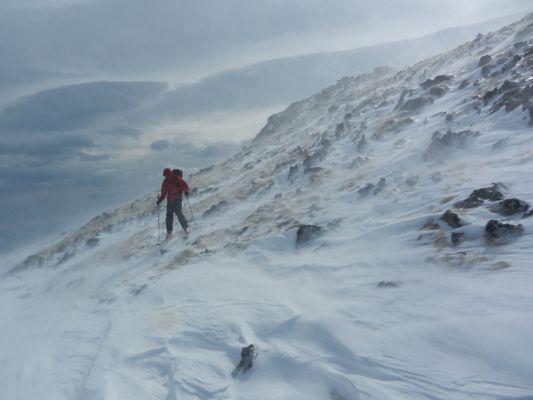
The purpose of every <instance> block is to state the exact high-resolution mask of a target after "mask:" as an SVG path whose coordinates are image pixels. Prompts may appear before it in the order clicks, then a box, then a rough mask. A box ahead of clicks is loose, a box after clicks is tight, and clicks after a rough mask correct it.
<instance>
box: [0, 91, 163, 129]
mask: <svg viewBox="0 0 533 400" xmlns="http://www.w3.org/2000/svg"><path fill="white" fill-rule="evenodd" d="M165 87H166V85H165V84H163V83H159V82H90V83H81V84H76V85H69V86H61V87H57V88H53V89H48V90H44V91H41V92H38V93H35V94H33V95H30V96H26V97H23V98H21V99H19V100H17V101H15V102H14V103H12V104H10V105H8V106H7V107H5V108H4V109H3V110H2V111H0V130H2V131H4V132H7V133H9V132H15V133H18V132H30V133H31V132H51V131H55V132H65V131H71V130H75V129H81V128H86V127H88V126H90V125H91V124H94V123H95V122H97V121H98V120H99V119H101V118H103V117H106V116H110V115H113V114H116V113H119V112H122V111H129V110H132V109H135V108H136V107H138V106H139V105H141V103H142V102H143V101H145V100H147V99H149V98H151V97H153V96H155V95H156V94H158V93H160V92H162V91H163V90H164V89H165Z"/></svg>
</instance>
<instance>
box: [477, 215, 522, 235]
mask: <svg viewBox="0 0 533 400" xmlns="http://www.w3.org/2000/svg"><path fill="white" fill-rule="evenodd" d="M523 232H524V227H523V226H522V225H512V224H504V223H501V222H499V221H496V220H495V219H493V220H490V221H489V222H487V225H486V226H485V235H486V237H487V239H489V240H496V239H502V238H505V237H507V236H518V235H521V234H522V233H523Z"/></svg>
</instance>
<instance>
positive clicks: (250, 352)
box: [231, 344, 257, 378]
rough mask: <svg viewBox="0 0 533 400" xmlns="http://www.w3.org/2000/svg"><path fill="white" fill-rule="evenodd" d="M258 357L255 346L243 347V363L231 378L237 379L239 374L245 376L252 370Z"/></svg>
mask: <svg viewBox="0 0 533 400" xmlns="http://www.w3.org/2000/svg"><path fill="white" fill-rule="evenodd" d="M256 357H257V352H256V350H255V346H254V345H253V344H251V345H249V346H246V347H243V348H242V349H241V361H240V362H239V365H237V367H236V368H235V369H234V370H233V372H232V373H231V376H232V377H233V378H236V377H237V376H238V375H239V374H244V373H246V372H247V371H248V370H250V369H251V368H252V366H253V364H254V360H255V358H256Z"/></svg>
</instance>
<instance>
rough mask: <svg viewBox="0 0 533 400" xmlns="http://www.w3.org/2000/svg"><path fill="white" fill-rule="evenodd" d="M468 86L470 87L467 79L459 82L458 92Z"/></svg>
mask: <svg viewBox="0 0 533 400" xmlns="http://www.w3.org/2000/svg"><path fill="white" fill-rule="evenodd" d="M468 85H470V81H469V80H468V79H465V80H464V81H462V82H461V84H460V85H459V90H463V89H465V88H466V87H468Z"/></svg>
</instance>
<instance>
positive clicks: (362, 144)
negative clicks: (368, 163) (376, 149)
mask: <svg viewBox="0 0 533 400" xmlns="http://www.w3.org/2000/svg"><path fill="white" fill-rule="evenodd" d="M367 147H368V142H367V141H366V138H365V135H364V134H363V135H362V136H361V139H359V142H357V145H356V146H355V148H356V149H357V151H359V152H361V151H363V150H365V149H366V148H367Z"/></svg>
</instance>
